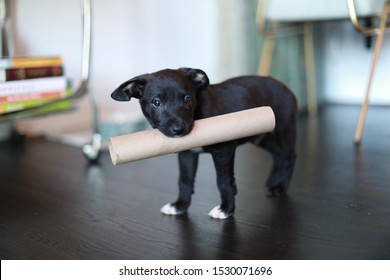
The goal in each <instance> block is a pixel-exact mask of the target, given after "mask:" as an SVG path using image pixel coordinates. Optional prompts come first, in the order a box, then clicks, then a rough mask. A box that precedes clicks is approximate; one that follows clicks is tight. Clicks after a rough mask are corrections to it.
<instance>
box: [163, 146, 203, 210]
mask: <svg viewBox="0 0 390 280" xmlns="http://www.w3.org/2000/svg"><path fill="white" fill-rule="evenodd" d="M178 158H179V196H178V198H177V200H176V201H175V202H174V203H168V204H166V205H165V206H163V207H162V208H161V212H162V213H164V214H166V215H179V214H182V213H184V212H186V211H187V209H188V207H189V206H190V204H191V196H192V194H193V193H194V184H195V175H196V170H197V168H198V159H199V154H198V153H195V152H191V151H184V152H180V153H179V154H178Z"/></svg>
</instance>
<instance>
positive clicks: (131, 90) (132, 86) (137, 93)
mask: <svg viewBox="0 0 390 280" xmlns="http://www.w3.org/2000/svg"><path fill="white" fill-rule="evenodd" d="M145 85H146V77H145V76H144V75H143V76H138V77H135V78H133V79H131V80H128V81H126V82H124V83H123V84H121V85H120V86H119V87H118V88H117V89H116V90H114V92H113V93H111V97H112V99H114V100H116V101H130V99H131V98H132V97H134V98H138V99H139V98H141V97H142V93H143V90H144V87H145Z"/></svg>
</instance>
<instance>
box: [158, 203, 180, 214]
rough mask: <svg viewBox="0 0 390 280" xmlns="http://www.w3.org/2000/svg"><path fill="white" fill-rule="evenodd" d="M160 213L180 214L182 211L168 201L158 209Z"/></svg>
mask: <svg viewBox="0 0 390 280" xmlns="http://www.w3.org/2000/svg"><path fill="white" fill-rule="evenodd" d="M160 211H161V213H163V214H165V215H179V214H182V213H183V211H178V210H177V209H176V207H175V206H173V205H172V204H170V203H168V204H166V205H164V206H163V207H162V208H161V209H160Z"/></svg>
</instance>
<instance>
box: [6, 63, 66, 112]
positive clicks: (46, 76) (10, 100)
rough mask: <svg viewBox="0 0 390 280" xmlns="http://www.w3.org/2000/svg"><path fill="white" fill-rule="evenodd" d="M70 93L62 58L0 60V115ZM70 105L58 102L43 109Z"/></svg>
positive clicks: (63, 107) (50, 109) (60, 97)
mask: <svg viewBox="0 0 390 280" xmlns="http://www.w3.org/2000/svg"><path fill="white" fill-rule="evenodd" d="M70 94H71V90H70V87H69V84H68V81H67V79H66V78H65V76H64V69H63V62H62V59H61V57H57V56H55V57H15V58H0V114H4V113H9V112H14V111H21V110H24V109H27V108H31V107H36V106H38V105H42V104H45V103H48V102H50V101H54V100H60V99H62V98H64V97H66V96H68V95H70ZM69 106H70V103H69V101H61V102H58V103H55V104H51V105H50V106H47V108H45V107H43V108H42V109H43V111H52V110H60V109H66V108H67V107H69ZM41 111H42V110H41Z"/></svg>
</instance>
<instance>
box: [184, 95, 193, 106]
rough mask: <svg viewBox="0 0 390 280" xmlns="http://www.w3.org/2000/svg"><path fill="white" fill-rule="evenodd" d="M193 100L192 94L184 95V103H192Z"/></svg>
mask: <svg viewBox="0 0 390 280" xmlns="http://www.w3.org/2000/svg"><path fill="white" fill-rule="evenodd" d="M191 102H192V97H191V96H190V95H186V96H184V103H185V104H190V103H191Z"/></svg>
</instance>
